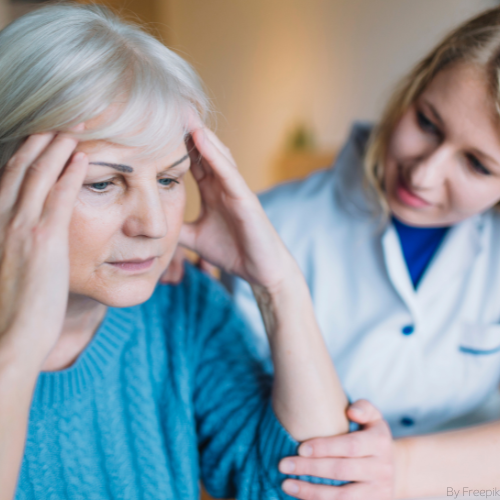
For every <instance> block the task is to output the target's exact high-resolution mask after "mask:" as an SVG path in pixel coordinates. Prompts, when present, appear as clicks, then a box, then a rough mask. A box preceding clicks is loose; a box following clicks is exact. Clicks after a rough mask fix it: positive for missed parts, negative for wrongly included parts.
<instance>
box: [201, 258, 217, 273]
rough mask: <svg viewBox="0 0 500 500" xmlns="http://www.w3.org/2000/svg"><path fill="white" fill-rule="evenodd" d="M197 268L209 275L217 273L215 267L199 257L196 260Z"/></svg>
mask: <svg viewBox="0 0 500 500" xmlns="http://www.w3.org/2000/svg"><path fill="white" fill-rule="evenodd" d="M197 266H198V269H201V270H202V271H203V272H204V273H207V274H209V275H210V276H215V275H216V273H217V267H216V266H214V265H212V264H210V262H208V261H207V260H205V259H203V258H202V257H200V259H199V260H198V264H197Z"/></svg>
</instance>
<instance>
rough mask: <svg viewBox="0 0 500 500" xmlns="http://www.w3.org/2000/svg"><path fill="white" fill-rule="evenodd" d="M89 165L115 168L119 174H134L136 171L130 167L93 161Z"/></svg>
mask: <svg viewBox="0 0 500 500" xmlns="http://www.w3.org/2000/svg"><path fill="white" fill-rule="evenodd" d="M89 165H99V166H101V167H111V168H114V169H115V170H118V172H127V173H130V172H133V171H134V169H133V168H132V167H129V166H128V165H121V164H120V163H108V162H106V161H91V162H89Z"/></svg>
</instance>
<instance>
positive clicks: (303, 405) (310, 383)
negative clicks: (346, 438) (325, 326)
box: [252, 262, 348, 441]
mask: <svg viewBox="0 0 500 500" xmlns="http://www.w3.org/2000/svg"><path fill="white" fill-rule="evenodd" d="M290 268H291V271H290V272H289V273H288V275H287V278H286V282H285V283H283V284H282V286H280V287H279V289H278V290H264V289H263V288H261V287H257V286H253V287H252V288H253V291H254V294H255V296H256V299H257V302H258V304H259V308H260V310H261V313H262V316H263V319H264V323H265V325H266V330H267V334H268V337H269V343H270V346H271V352H272V358H273V363H274V373H275V378H274V385H273V407H274V411H275V413H276V416H277V417H278V419H279V420H280V422H281V423H282V424H283V426H284V427H285V428H286V429H287V430H288V432H290V434H291V435H292V436H293V437H294V438H295V439H297V440H298V441H303V440H305V439H309V438H312V437H320V436H331V435H335V434H339V433H344V432H347V430H348V421H347V418H346V415H345V409H346V407H347V404H348V403H347V398H346V396H345V394H344V391H343V390H342V387H341V385H340V381H339V379H338V377H337V374H336V372H335V369H334V367H333V364H332V361H331V358H330V356H329V354H328V351H327V349H326V346H325V343H324V341H323V337H322V336H321V333H320V330H319V327H318V324H317V322H316V318H315V315H314V310H313V305H312V301H311V297H310V294H309V290H308V288H307V284H306V282H305V280H304V278H303V276H302V274H301V273H300V271H299V269H298V266H296V264H295V262H294V263H293V265H291V266H290Z"/></svg>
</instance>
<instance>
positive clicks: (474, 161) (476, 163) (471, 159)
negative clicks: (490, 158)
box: [467, 155, 491, 175]
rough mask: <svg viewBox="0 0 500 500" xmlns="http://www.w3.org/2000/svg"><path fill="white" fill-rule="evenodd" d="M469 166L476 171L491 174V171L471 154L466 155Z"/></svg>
mask: <svg viewBox="0 0 500 500" xmlns="http://www.w3.org/2000/svg"><path fill="white" fill-rule="evenodd" d="M467 160H468V161H469V164H470V166H471V167H472V168H473V169H474V170H475V171H476V172H478V173H480V174H483V175H491V172H490V171H489V170H488V169H487V168H486V167H485V166H484V165H483V164H482V163H481V162H480V161H479V160H478V159H477V158H476V157H475V156H473V155H467Z"/></svg>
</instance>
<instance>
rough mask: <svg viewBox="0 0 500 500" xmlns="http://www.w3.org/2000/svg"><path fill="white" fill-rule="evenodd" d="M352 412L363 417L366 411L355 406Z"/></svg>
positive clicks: (351, 409)
mask: <svg viewBox="0 0 500 500" xmlns="http://www.w3.org/2000/svg"><path fill="white" fill-rule="evenodd" d="M350 411H351V412H353V413H355V414H357V415H363V413H364V411H363V410H362V409H361V408H358V407H357V406H353V407H352V408H350Z"/></svg>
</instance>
